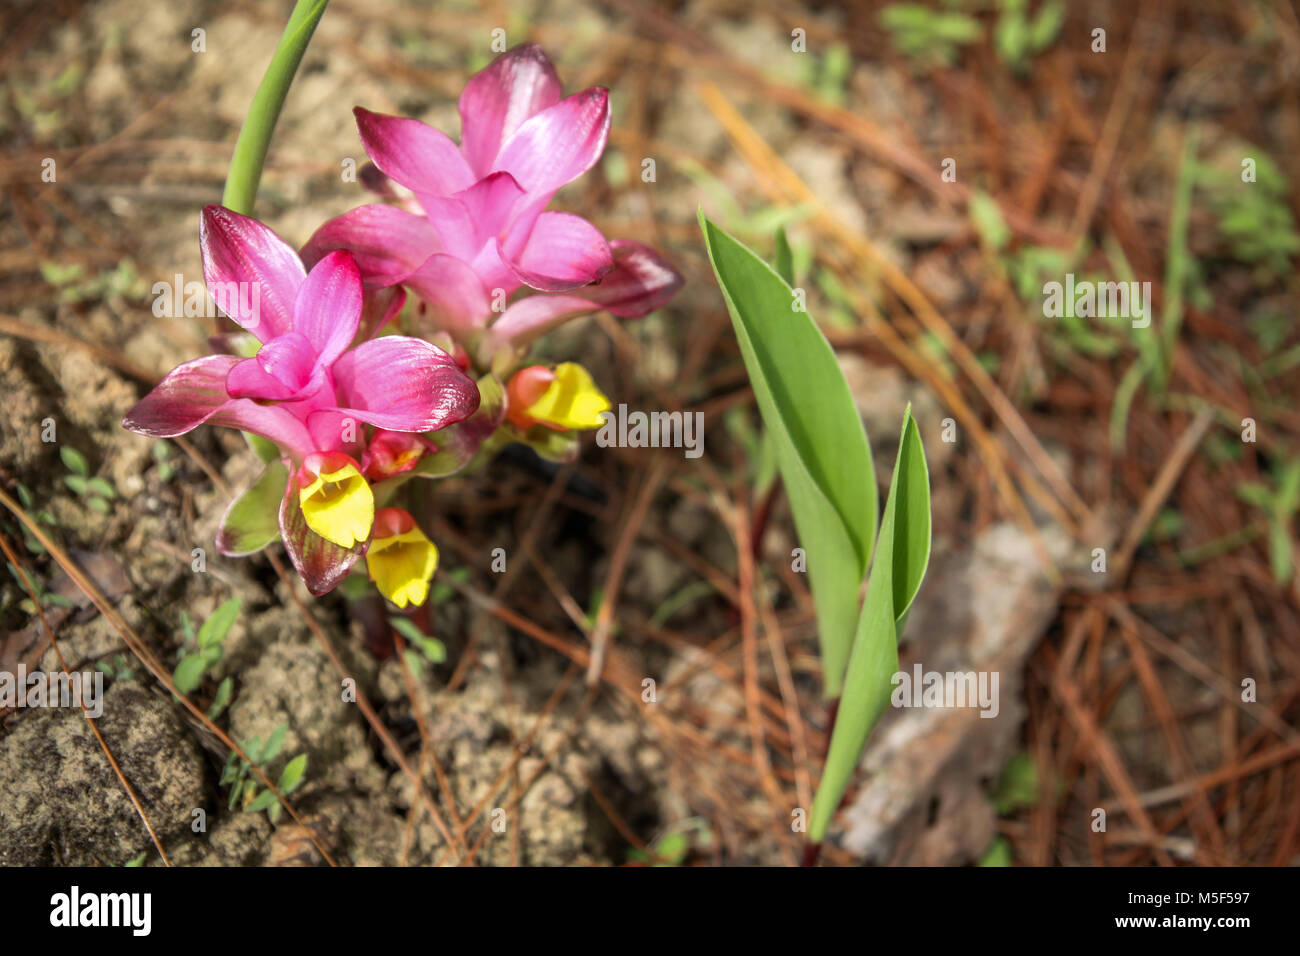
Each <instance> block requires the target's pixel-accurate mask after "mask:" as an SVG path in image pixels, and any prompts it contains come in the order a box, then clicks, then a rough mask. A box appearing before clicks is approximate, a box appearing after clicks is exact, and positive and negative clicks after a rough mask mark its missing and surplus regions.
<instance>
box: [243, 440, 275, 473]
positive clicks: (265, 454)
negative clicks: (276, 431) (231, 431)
mask: <svg viewBox="0 0 1300 956" xmlns="http://www.w3.org/2000/svg"><path fill="white" fill-rule="evenodd" d="M243 435H244V441H246V442H248V447H249V448H251V449H253V451H254V452H255V453H256V454H257V457H258V458H260V459H262V461H264V462H266V463H267V464H268V465H269V464H270V463H271V462H273V461H279V460H280V449H279V448H277V447H276V444H275V442H273V441H271V440H270V439H269V438H263V437H262V436H261V435H254V434H253V433H252V432H244V433H243Z"/></svg>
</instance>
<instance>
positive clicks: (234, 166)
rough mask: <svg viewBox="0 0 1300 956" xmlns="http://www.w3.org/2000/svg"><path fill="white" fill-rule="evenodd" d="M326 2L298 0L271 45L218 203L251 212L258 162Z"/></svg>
mask: <svg viewBox="0 0 1300 956" xmlns="http://www.w3.org/2000/svg"><path fill="white" fill-rule="evenodd" d="M327 6H329V0H298V2H297V3H296V4H295V5H294V8H293V13H292V14H290V15H289V23H288V25H287V26H286V27H285V28H284V35H283V36H282V37H280V45H279V46H277V47H276V48H275V56H273V57H271V64H270V66H268V67H267V68H266V75H265V76H263V77H262V82H261V85H259V86H258V88H257V92H256V93H255V94H254V95H253V102H252V104H251V105H250V106H249V108H248V116H246V117H245V118H244V126H243V129H241V130H240V131H239V140H238V141H237V142H236V143H235V155H234V156H233V157H231V160H230V173H229V175H228V176H227V177H226V191H225V192H224V193H223V194H222V197H221V203H222V205H224V206H225V207H226V208H227V209H233V210H234V211H235V212H237V213H241V214H243V215H245V216H251V215H252V214H253V201H254V200H255V199H256V198H257V185H258V183H259V182H261V179H262V166H263V164H265V162H266V151H267V148H268V147H269V146H270V145H271V134H272V133H273V132H275V124H276V121H277V120H278V119H279V118H280V109H281V108H282V107H283V106H284V98H285V96H286V95H287V94H288V92H289V85H290V84H291V83H293V75H294V74H295V73H296V72H297V71H298V64H299V63H300V62H301V61H302V55H303V53H305V52H306V50H307V44H308V43H310V42H311V35H312V34H313V33H314V32H315V31H316V24H317V23H319V22H320V18H321V16H322V15H323V14H324V13H325V8H326V7H327Z"/></svg>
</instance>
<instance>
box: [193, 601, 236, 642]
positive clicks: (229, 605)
mask: <svg viewBox="0 0 1300 956" xmlns="http://www.w3.org/2000/svg"><path fill="white" fill-rule="evenodd" d="M243 603H244V602H243V601H242V600H241V599H240V598H237V597H233V598H231V599H230V600H229V601H226V602H225V603H224V604H222V605H221V606H220V607H218V608H217V609H216V610H215V611H213V612H212V613H211V614H210V615H209V616H208V619H207V620H206V621H204V622H203V626H202V627H201V628H199V637H198V642H199V648H200V649H202V650H207V649H208V648H211V647H216V646H218V645H219V644H220V643H221V642H222V641H224V640H225V639H226V635H227V634H229V633H230V628H231V626H232V625H233V624H234V623H235V620H236V618H238V617H239V609H240V608H241V607H242V606H243Z"/></svg>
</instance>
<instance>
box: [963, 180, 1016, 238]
mask: <svg viewBox="0 0 1300 956" xmlns="http://www.w3.org/2000/svg"><path fill="white" fill-rule="evenodd" d="M966 208H967V212H968V213H969V214H970V218H971V222H972V223H973V224H974V226H975V231H976V232H978V233H979V235H980V239H981V240H983V242H984V244H985V245H986V246H988V247H989V248H990V249H991V250H993V251H994V252H1001V251H1002V250H1003V249H1004V248H1006V245H1007V243H1008V242H1010V241H1011V229H1010V227H1009V226H1008V225H1007V222H1006V220H1005V219H1003V218H1002V207H1000V206H999V205H998V201H997V200H996V199H994V198H993V197H992V196H990V195H989V194H988V193H986V192H983V191H981V190H979V189H976V190H975V191H973V192H972V193H971V197H970V201H969V203H968V204H967V207H966Z"/></svg>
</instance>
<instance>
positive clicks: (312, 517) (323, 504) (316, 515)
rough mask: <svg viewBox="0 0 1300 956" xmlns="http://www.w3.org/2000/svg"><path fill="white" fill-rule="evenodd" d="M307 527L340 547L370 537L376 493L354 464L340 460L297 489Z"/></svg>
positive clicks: (349, 545) (347, 546) (348, 546)
mask: <svg viewBox="0 0 1300 956" xmlns="http://www.w3.org/2000/svg"><path fill="white" fill-rule="evenodd" d="M298 501H299V502H300V503H301V504H302V516H303V518H304V519H305V520H306V522H307V527H309V528H311V530H313V531H315V532H316V533H317V534H318V535H320V536H321V537H322V538H324V539H325V540H326V541H332V542H333V543H334V544H337V545H338V546H339V547H340V548H350V547H352V546H353V545H355V544H356V543H357V542H358V541H365V540H366V538H368V537H370V526H371V525H372V524H373V523H374V520H375V495H374V492H372V491H371V490H370V485H369V483H368V482H367V481H366V479H365V478H364V477H363V476H362V475H361V472H359V471H358V470H357V468H356V466H355V465H353V464H351V463H350V462H347V463H343V464H342V465H341V466H340V467H338V468H337V470H335V471H330V472H321V473H320V474H319V475H317V476H316V477H315V478H314V479H313V480H312V481H311V482H310V483H309V484H306V485H304V486H302V487H301V488H300V489H299V491H298Z"/></svg>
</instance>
